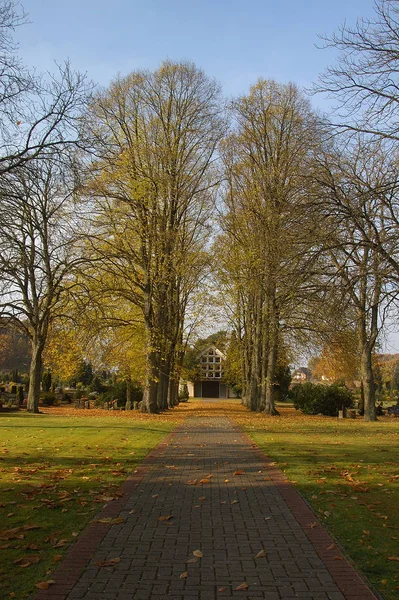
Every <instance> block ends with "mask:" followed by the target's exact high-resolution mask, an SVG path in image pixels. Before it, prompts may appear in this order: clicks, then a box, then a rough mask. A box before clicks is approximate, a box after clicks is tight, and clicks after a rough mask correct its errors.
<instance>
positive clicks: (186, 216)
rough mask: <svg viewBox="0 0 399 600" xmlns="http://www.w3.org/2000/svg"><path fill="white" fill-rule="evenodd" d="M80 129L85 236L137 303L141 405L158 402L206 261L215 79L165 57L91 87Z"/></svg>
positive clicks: (171, 394)
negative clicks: (85, 167) (89, 206)
mask: <svg viewBox="0 0 399 600" xmlns="http://www.w3.org/2000/svg"><path fill="white" fill-rule="evenodd" d="M88 129H89V132H90V135H92V136H93V138H94V139H95V144H94V150H95V154H96V161H95V162H93V164H92V171H91V178H90V180H89V182H88V184H87V192H86V193H87V194H89V195H90V196H91V198H92V201H93V203H94V206H95V214H96V218H95V220H94V221H93V235H92V237H91V243H92V245H93V251H94V252H95V253H96V256H98V257H101V259H102V267H103V272H105V273H107V276H108V277H110V278H112V277H113V278H114V284H113V290H114V296H115V298H117V297H119V298H123V299H124V301H126V302H129V303H131V304H132V305H134V306H137V307H139V308H140V310H141V312H142V318H143V321H144V324H145V331H146V344H147V351H146V356H147V373H146V385H145V391H144V405H145V407H146V410H147V411H148V412H157V411H159V410H161V409H165V408H167V407H168V406H173V404H174V403H175V402H176V401H177V392H178V378H179V368H180V366H179V365H181V361H182V357H183V354H182V338H183V325H184V317H185V311H186V306H187V302H188V299H189V297H190V294H191V293H192V292H193V290H195V288H196V285H197V282H198V280H199V278H200V276H201V272H202V271H203V269H204V268H206V267H207V264H208V262H209V261H208V260H207V258H206V254H205V246H206V233H207V223H208V218H209V214H210V211H211V210H212V205H213V200H214V188H215V184H216V183H217V173H216V172H215V170H214V169H213V166H212V162H213V160H214V157H215V150H216V147H217V145H218V143H219V141H220V139H221V136H222V135H223V131H224V119H223V115H222V109H221V99H220V91H219V86H218V85H217V84H216V83H215V82H214V81H212V80H210V79H208V78H207V77H206V76H205V75H204V73H203V72H202V71H200V70H199V69H197V68H196V67H195V66H194V65H193V64H191V63H172V62H165V63H163V64H162V65H161V67H160V68H159V69H158V70H157V71H155V72H148V71H139V72H135V73H132V74H131V75H129V76H128V77H125V78H119V79H117V80H116V81H114V83H113V84H112V85H111V87H110V88H109V89H108V90H106V91H104V92H103V93H101V94H99V95H98V96H97V97H96V99H95V101H94V102H93V104H92V106H91V109H90V113H89V115H88Z"/></svg>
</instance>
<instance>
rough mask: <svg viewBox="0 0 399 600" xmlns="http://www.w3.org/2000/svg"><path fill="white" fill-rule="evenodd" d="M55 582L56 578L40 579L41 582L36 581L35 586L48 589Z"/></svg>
mask: <svg viewBox="0 0 399 600" xmlns="http://www.w3.org/2000/svg"><path fill="white" fill-rule="evenodd" d="M53 583H55V581H54V579H49V580H48V581H39V583H35V587H37V588H38V589H39V590H48V589H49V587H50V585H52V584H53Z"/></svg>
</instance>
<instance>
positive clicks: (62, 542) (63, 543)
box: [52, 540, 69, 548]
mask: <svg viewBox="0 0 399 600" xmlns="http://www.w3.org/2000/svg"><path fill="white" fill-rule="evenodd" d="M65 544H69V540H59V541H58V542H56V543H55V544H52V546H53V548H61V547H62V546H65Z"/></svg>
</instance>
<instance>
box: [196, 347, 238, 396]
mask: <svg viewBox="0 0 399 600" xmlns="http://www.w3.org/2000/svg"><path fill="white" fill-rule="evenodd" d="M198 360H199V376H198V378H197V379H196V380H195V381H189V382H188V383H187V386H188V393H189V396H190V397H191V398H193V397H195V398H236V397H237V396H236V394H235V393H234V391H233V390H232V389H231V388H230V387H229V386H228V385H226V383H225V382H224V381H223V363H224V361H225V360H226V356H225V355H224V354H223V352H221V351H220V350H219V349H218V348H216V346H213V345H212V346H209V347H208V348H206V350H203V351H202V352H201V353H200V355H199V356H198Z"/></svg>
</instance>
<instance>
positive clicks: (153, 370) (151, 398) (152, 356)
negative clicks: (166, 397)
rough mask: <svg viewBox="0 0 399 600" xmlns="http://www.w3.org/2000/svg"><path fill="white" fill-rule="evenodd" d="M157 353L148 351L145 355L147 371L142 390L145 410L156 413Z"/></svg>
mask: <svg viewBox="0 0 399 600" xmlns="http://www.w3.org/2000/svg"><path fill="white" fill-rule="evenodd" d="M158 375H159V368H158V354H157V352H154V351H150V352H149V353H148V355H147V373H146V382H145V386H144V392H143V405H144V410H145V412H148V413H157V412H159V407H158Z"/></svg>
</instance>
